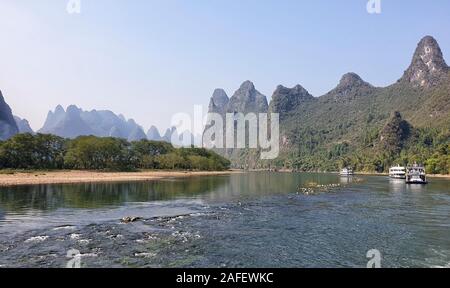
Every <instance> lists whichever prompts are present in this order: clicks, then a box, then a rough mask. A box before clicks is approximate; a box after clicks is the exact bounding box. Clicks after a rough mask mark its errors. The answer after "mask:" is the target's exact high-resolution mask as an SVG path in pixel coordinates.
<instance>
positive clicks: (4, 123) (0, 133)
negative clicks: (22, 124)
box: [0, 91, 19, 140]
mask: <svg viewBox="0 0 450 288" xmlns="http://www.w3.org/2000/svg"><path fill="white" fill-rule="evenodd" d="M18 132H19V128H18V127H17V124H16V121H15V120H14V116H13V114H12V111H11V108H10V107H9V106H8V104H6V102H5V99H4V98H3V94H2V92H1V91H0V140H6V139H8V138H10V137H12V136H14V135H15V134H17V133H18Z"/></svg>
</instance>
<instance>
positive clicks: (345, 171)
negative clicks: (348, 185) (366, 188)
mask: <svg viewBox="0 0 450 288" xmlns="http://www.w3.org/2000/svg"><path fill="white" fill-rule="evenodd" d="M339 174H340V175H341V176H346V177H348V176H353V175H355V173H354V172H353V169H352V168H348V167H347V168H344V169H342V170H341V172H340V173H339Z"/></svg>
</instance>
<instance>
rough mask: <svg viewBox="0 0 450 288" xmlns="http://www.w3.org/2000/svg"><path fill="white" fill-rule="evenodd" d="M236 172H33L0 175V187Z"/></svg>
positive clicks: (155, 178)
mask: <svg viewBox="0 0 450 288" xmlns="http://www.w3.org/2000/svg"><path fill="white" fill-rule="evenodd" d="M233 173H239V172H238V171H223V172H209V171H206V172H192V171H143V172H129V173H128V172H92V171H51V172H47V171H34V172H11V173H3V174H0V187H2V186H3V187H5V186H18V185H37V184H73V183H102V182H129V181H134V182H136V181H151V180H159V179H166V178H185V177H197V176H214V175H229V174H233Z"/></svg>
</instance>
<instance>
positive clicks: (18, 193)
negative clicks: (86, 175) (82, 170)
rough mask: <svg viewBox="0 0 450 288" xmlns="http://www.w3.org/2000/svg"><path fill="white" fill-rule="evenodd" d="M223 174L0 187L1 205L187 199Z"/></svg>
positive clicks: (214, 185)
mask: <svg viewBox="0 0 450 288" xmlns="http://www.w3.org/2000/svg"><path fill="white" fill-rule="evenodd" d="M226 182H227V179H226V177H210V178H208V177H204V178H195V179H190V180H189V181H185V180H166V181H151V182H130V183H90V184H64V185H35V186H20V187H9V188H1V189H0V207H1V208H3V209H4V210H6V211H7V212H16V213H20V212H24V211H27V210H40V211H49V210H56V209H58V208H84V209H96V208H105V207H108V206H121V205H124V204H126V203H132V202H152V201H165V200H172V199H177V198H190V197H195V196H198V195H202V194H203V193H207V192H208V191H212V190H216V189H218V188H219V187H220V186H223V185H224V184H225V183H226Z"/></svg>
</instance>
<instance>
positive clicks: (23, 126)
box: [14, 116, 34, 134]
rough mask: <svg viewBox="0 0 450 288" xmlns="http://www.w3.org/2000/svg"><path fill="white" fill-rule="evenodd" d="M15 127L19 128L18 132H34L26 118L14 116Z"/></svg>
mask: <svg viewBox="0 0 450 288" xmlns="http://www.w3.org/2000/svg"><path fill="white" fill-rule="evenodd" d="M14 120H15V121H16V124H17V128H19V133H31V134H34V131H33V129H31V126H30V123H28V121H27V120H26V119H21V118H20V117H17V116H14Z"/></svg>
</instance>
